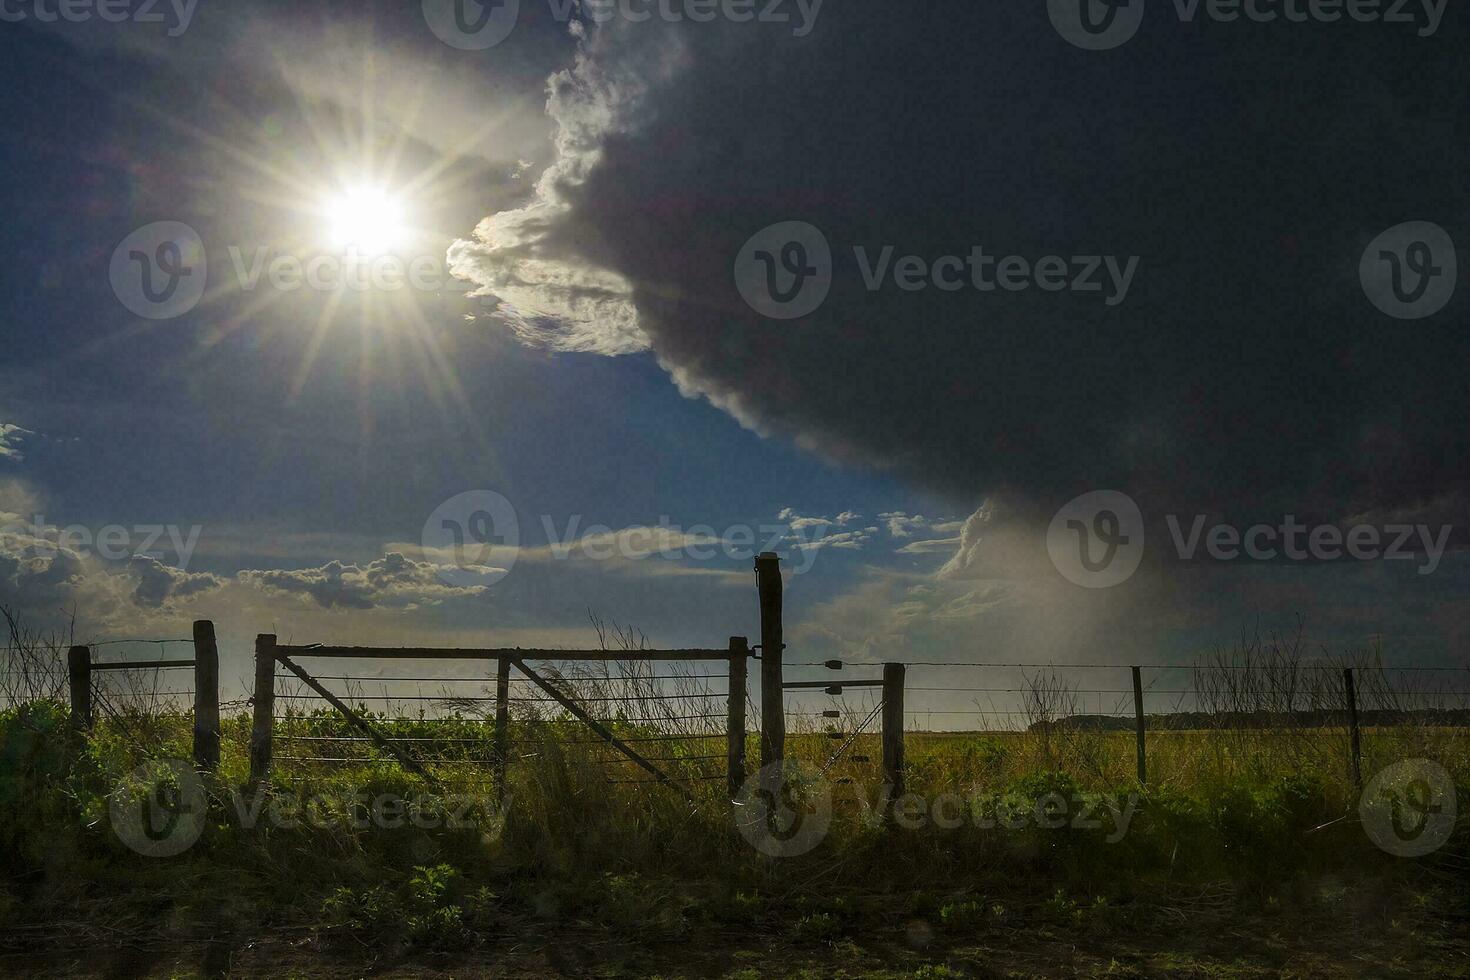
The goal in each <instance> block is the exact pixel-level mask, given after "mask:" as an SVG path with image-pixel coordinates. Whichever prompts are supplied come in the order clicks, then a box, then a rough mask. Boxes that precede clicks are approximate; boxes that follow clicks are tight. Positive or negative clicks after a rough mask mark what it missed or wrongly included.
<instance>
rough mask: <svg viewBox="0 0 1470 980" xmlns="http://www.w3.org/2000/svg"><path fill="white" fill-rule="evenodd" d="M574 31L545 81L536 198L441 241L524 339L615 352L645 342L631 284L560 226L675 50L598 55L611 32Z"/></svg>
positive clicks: (452, 264) (460, 273)
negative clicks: (563, 63)
mask: <svg viewBox="0 0 1470 980" xmlns="http://www.w3.org/2000/svg"><path fill="white" fill-rule="evenodd" d="M574 33H575V34H577V36H578V42H577V48H578V50H577V56H576V60H575V62H574V63H573V65H572V67H571V68H569V69H567V70H565V71H561V72H558V73H557V74H555V75H553V76H552V77H551V79H550V81H549V83H548V97H547V103H546V110H547V113H548V114H549V115H550V116H551V117H552V118H553V119H554V120H555V121H556V126H557V129H556V138H555V143H556V160H555V162H554V163H553V164H552V165H551V166H550V167H549V168H548V169H547V170H546V171H545V172H544V173H543V174H542V175H541V177H540V179H539V180H538V181H537V183H536V196H535V199H534V200H533V201H532V202H531V203H530V204H528V205H526V206H525V207H522V208H518V209H516V210H512V211H503V212H500V213H499V214H493V215H491V216H490V217H488V218H485V219H484V220H483V221H481V222H480V224H479V225H478V227H476V228H475V233H474V237H473V238H471V239H469V240H464V239H461V240H459V241H456V242H455V243H454V244H453V245H452V246H450V249H449V268H450V271H451V272H452V273H453V274H454V275H455V276H457V277H458V278H460V279H464V280H468V281H470V282H473V283H475V284H476V285H477V287H478V288H477V289H476V290H475V292H474V294H473V295H477V296H492V297H494V298H496V299H498V300H499V301H500V303H501V307H500V309H499V310H498V312H497V314H496V315H497V316H498V318H499V319H501V320H502V321H504V322H505V323H506V325H507V326H509V327H510V329H511V330H512V331H513V332H514V333H515V334H516V335H517V336H518V337H519V338H520V339H521V340H523V341H524V342H526V343H528V344H534V345H538V346H543V347H547V348H550V349H552V350H560V351H578V352H593V353H599V354H608V355H617V354H631V353H634V352H636V351H641V350H645V349H647V347H648V346H649V344H648V338H647V336H646V335H645V334H644V332H643V329H642V327H641V326H640V324H639V319H638V311H637V309H636V308H635V306H634V303H633V286H632V284H631V283H629V282H628V280H627V279H625V278H624V277H623V276H621V275H619V274H618V273H616V272H613V271H611V269H610V267H609V265H608V264H604V263H602V262H600V261H599V259H598V256H597V255H596V254H595V251H596V250H595V248H591V247H589V244H588V242H587V241H586V240H584V239H581V238H579V237H578V236H575V235H568V234H567V233H566V230H567V227H568V226H569V221H568V218H569V216H570V214H571V213H572V210H573V207H574V201H575V200H576V198H577V196H578V193H579V191H580V190H581V188H582V185H583V184H584V182H585V181H586V178H587V175H588V173H589V172H590V171H591V170H592V169H593V168H594V167H596V166H597V164H598V163H599V162H600V160H601V158H602V143H603V141H604V140H605V139H607V138H608V137H609V136H611V135H614V134H616V133H617V132H619V131H620V130H622V129H624V128H625V127H627V126H629V125H631V117H632V115H633V113H634V112H635V110H636V109H637V107H638V105H639V103H640V101H641V100H642V98H643V96H644V94H645V92H646V91H647V89H648V86H649V84H650V82H651V81H652V79H654V78H656V77H657V76H659V75H665V74H667V73H669V72H670V71H671V70H672V66H673V65H674V64H675V63H676V62H677V61H678V58H679V47H680V46H679V44H678V43H677V41H676V40H675V39H672V38H665V42H666V43H663V44H661V45H657V46H655V47H653V48H651V49H650V50H651V51H654V52H657V56H656V58H655V59H654V61H653V62H652V63H637V66H636V70H633V69H632V68H630V67H629V63H627V62H624V61H619V60H617V59H613V58H601V57H599V56H598V55H599V49H600V48H602V47H603V46H604V45H605V44H610V43H612V42H611V41H610V40H607V39H608V38H609V36H610V35H611V34H612V33H614V32H612V31H610V30H598V31H593V32H590V33H586V34H584V33H583V32H581V31H577V32H574Z"/></svg>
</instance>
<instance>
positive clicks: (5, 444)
mask: <svg viewBox="0 0 1470 980" xmlns="http://www.w3.org/2000/svg"><path fill="white" fill-rule="evenodd" d="M33 435H35V433H34V432H32V431H31V430H29V429H22V428H21V427H20V426H18V425H11V424H10V423H8V422H0V459H8V460H11V461H12V462H16V463H19V462H22V461H23V460H24V459H25V455H24V454H23V453H22V452H21V451H20V443H21V440H22V439H24V438H25V437H26V436H33Z"/></svg>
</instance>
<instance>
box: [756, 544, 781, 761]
mask: <svg viewBox="0 0 1470 980" xmlns="http://www.w3.org/2000/svg"><path fill="white" fill-rule="evenodd" d="M755 578H756V586H757V588H758V590H759V592H760V606H761V768H763V769H764V768H765V767H766V766H768V765H770V764H771V763H773V762H780V761H782V760H783V759H785V758H786V697H785V694H784V693H783V691H784V688H783V687H782V680H783V671H782V669H781V658H782V656H783V651H784V650H785V647H786V644H785V643H784V642H783V641H782V638H781V634H782V630H781V558H780V556H779V555H777V554H776V553H775V552H773V551H763V552H761V554H760V557H759V558H757V559H756V560H755Z"/></svg>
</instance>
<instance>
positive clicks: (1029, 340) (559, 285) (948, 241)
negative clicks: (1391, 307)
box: [453, 4, 1470, 518]
mask: <svg viewBox="0 0 1470 980" xmlns="http://www.w3.org/2000/svg"><path fill="white" fill-rule="evenodd" d="M1450 21H1453V19H1452V18H1451V19H1450ZM1146 28H1148V29H1146V30H1144V31H1142V32H1141V33H1140V35H1139V36H1138V37H1137V38H1136V39H1135V40H1133V41H1132V42H1130V43H1129V44H1128V45H1127V46H1125V47H1123V48H1121V49H1118V50H1114V51H1108V52H1088V51H1082V50H1079V49H1077V48H1075V47H1072V46H1071V45H1069V44H1067V43H1066V42H1064V41H1063V40H1062V39H1061V38H1060V37H1059V36H1058V35H1057V33H1056V32H1055V31H1054V30H1053V29H1052V27H1051V25H1050V23H1049V21H1048V19H1047V16H1046V13H1045V11H1044V10H1043V9H1042V8H1041V7H1040V6H1037V5H1010V6H1007V5H995V4H985V5H949V4H946V5H932V6H931V5H922V6H911V7H905V8H903V9H902V11H901V12H899V11H898V10H897V9H896V8H894V7H892V6H891V5H877V4H847V5H843V6H841V7H837V6H835V5H834V6H831V7H829V8H828V9H826V10H824V14H823V19H822V21H821V23H820V24H819V25H818V27H817V29H816V30H815V31H814V32H813V33H812V34H811V36H809V37H806V38H802V39H796V38H792V37H791V36H790V35H789V32H785V31H781V30H778V29H765V28H763V26H762V25H759V24H723V25H717V24H702V25H687V26H685V27H683V28H679V27H675V26H672V25H666V24H647V25H632V26H629V25H623V26H619V25H609V26H608V27H605V28H602V29H600V30H599V31H598V32H595V33H594V36H593V37H592V38H591V39H590V40H589V42H588V44H587V46H586V50H585V52H584V55H583V58H582V60H581V61H580V62H579V64H578V65H577V66H576V67H575V68H574V69H572V70H570V71H568V72H567V73H565V74H563V75H562V76H559V77H558V78H556V79H553V82H552V85H551V91H552V100H551V103H550V107H549V108H550V111H551V112H552V114H553V116H554V117H555V118H556V119H557V121H558V123H559V124H560V125H561V126H562V129H563V140H562V146H561V150H562V163H561V164H560V165H559V167H558V168H557V169H555V170H553V171H552V172H551V174H550V175H549V176H548V178H547V179H546V180H545V181H544V182H543V185H542V189H541V195H540V200H539V202H538V203H537V204H536V205H533V206H532V207H531V208H529V209H526V210H523V211H519V212H512V213H509V214H501V215H498V216H495V217H493V218H492V219H490V220H489V221H488V222H487V223H486V224H485V225H482V226H481V229H480V232H481V233H480V235H479V237H478V240H477V241H473V242H462V243H460V244H459V245H458V246H456V250H455V252H454V253H453V258H454V262H455V267H456V268H457V269H458V270H459V271H460V272H461V273H463V274H469V275H473V276H474V277H475V278H476V279H477V280H478V281H479V282H481V283H482V284H483V285H484V286H485V287H486V288H487V290H489V291H490V292H495V291H496V290H497V288H500V287H503V286H504V285H505V284H506V282H507V281H508V280H512V279H513V280H514V281H515V283H516V284H517V285H519V286H527V285H528V283H529V291H530V292H532V293H534V292H535V288H534V287H535V283H536V282H543V283H550V284H551V286H550V288H549V289H547V290H544V291H543V294H544V295H546V297H547V301H546V302H544V303H542V304H540V305H539V306H538V305H537V304H536V303H534V302H531V303H528V302H526V301H525V299H524V297H522V298H520V299H519V300H518V301H517V305H519V306H522V307H523V308H525V309H526V310H527V312H528V313H529V314H548V315H547V316H543V317H542V318H540V319H537V318H535V317H529V318H528V321H526V322H522V323H520V324H518V329H519V332H520V333H521V334H522V335H523V336H529V337H531V338H532V339H533V340H535V341H537V342H540V343H544V344H547V345H549V346H553V347H558V346H560V347H564V348H569V349H581V350H589V349H591V350H596V349H599V345H598V344H597V343H596V342H595V337H596V335H597V332H598V329H599V328H598V323H599V317H602V316H605V317H606V322H607V324H608V328H607V336H606V343H605V344H603V345H601V348H600V349H603V350H604V351H605V352H608V353H616V352H620V351H622V350H625V349H627V347H628V338H629V337H630V336H632V331H631V330H630V328H629V324H630V323H631V322H633V321H634V320H636V324H637V330H638V333H639V334H641V336H642V337H643V338H644V339H645V340H646V343H647V346H649V347H651V348H652V350H653V351H654V352H655V353H656V355H657V356H658V358H659V359H660V362H661V363H662V364H664V366H665V367H666V368H667V369H668V370H669V371H670V373H671V374H672V375H673V376H674V377H675V378H676V379H677V381H678V382H679V384H680V385H681V386H682V387H683V388H684V389H685V390H686V391H688V392H690V393H696V394H699V395H702V396H705V397H707V398H709V399H710V400H711V401H712V402H714V403H715V404H717V405H720V406H722V407H724V408H725V409H727V410H728V411H730V412H731V413H733V414H734V415H736V416H737V417H739V418H740V419H741V420H742V421H744V422H746V423H747V424H749V425H751V426H752V427H755V428H758V429H760V430H762V431H766V432H770V433H776V434H782V435H786V436H789V437H792V438H795V439H796V440H798V441H799V442H800V443H801V444H802V445H804V446H807V447H810V448H813V449H816V450H818V451H821V452H824V453H827V454H829V455H831V456H834V457H837V458H844V459H853V460H858V461H863V462H867V463H871V464H875V465H881V466H886V467H892V468H895V469H896V470H898V471H900V472H902V473H903V474H905V475H908V476H910V477H913V478H917V479H919V480H922V481H925V482H927V483H928V484H930V485H932V486H935V487H937V488H941V489H943V490H947V491H950V492H952V493H954V494H956V495H957V496H962V497H968V496H973V495H978V494H984V493H994V492H1001V493H1007V494H1008V495H1009V496H1010V497H1011V498H1012V499H1021V500H1026V501H1033V502H1036V503H1050V502H1052V501H1055V500H1058V499H1066V498H1067V497H1069V496H1071V495H1074V494H1075V493H1079V492H1081V491H1083V490H1086V489H1091V488H1094V487H1099V486H1115V487H1117V488H1119V489H1124V490H1126V491H1128V492H1130V493H1131V494H1133V495H1134V496H1136V497H1138V498H1139V499H1140V501H1141V502H1142V503H1143V504H1144V509H1145V511H1146V512H1157V508H1159V507H1169V508H1188V509H1190V510H1191V511H1193V510H1195V509H1200V510H1205V509H1211V508H1218V507H1221V506H1223V505H1226V504H1228V505H1230V507H1231V509H1232V513H1235V514H1242V513H1243V512H1246V511H1251V510H1258V511H1261V512H1264V513H1274V514H1280V513H1283V512H1296V513H1306V514H1312V513H1315V514H1319V515H1321V516H1323V517H1328V518H1340V517H1344V516H1347V515H1350V514H1354V513H1363V512H1371V511H1381V510H1388V509H1398V508H1412V507H1416V506H1419V505H1421V504H1424V503H1426V502H1430V501H1438V502H1439V504H1437V505H1436V506H1442V503H1443V501H1444V499H1445V498H1446V495H1448V496H1449V497H1450V498H1451V499H1453V500H1455V501H1456V502H1457V503H1456V505H1455V507H1454V509H1455V510H1457V511H1458V513H1459V515H1460V516H1461V517H1462V518H1463V516H1464V507H1463V496H1462V494H1461V492H1462V490H1463V488H1464V487H1465V483H1466V477H1467V472H1470V469H1467V467H1470V464H1467V462H1466V454H1465V449H1466V448H1467V446H1466V444H1467V425H1466V411H1465V409H1466V396H1465V394H1464V384H1463V378H1462V371H1463V366H1464V365H1465V364H1466V363H1467V357H1466V354H1467V353H1470V341H1467V338H1466V332H1465V330H1464V328H1463V319H1464V311H1465V308H1466V305H1465V301H1466V296H1465V293H1466V290H1465V289H1463V288H1462V289H1461V290H1460V291H1459V293H1458V294H1457V295H1456V296H1455V298H1454V300H1453V301H1452V302H1451V304H1450V305H1449V307H1448V308H1447V309H1445V310H1443V311H1442V312H1441V313H1439V314H1438V315H1437V316H1435V317H1433V318H1430V319H1427V320H1424V321H1416V322H1409V321H1400V320H1394V319H1391V318H1389V317H1387V316H1385V315H1384V314H1382V313H1380V312H1379V311H1378V310H1377V309H1375V308H1374V307H1373V305H1372V304H1370V303H1369V301H1368V300H1367V298H1366V297H1365V295H1364V293H1363V288H1362V286H1361V285H1360V283H1359V280H1358V264H1359V259H1360V257H1361V256H1362V254H1363V252H1364V249H1365V248H1366V247H1367V245H1368V243H1369V242H1370V241H1372V240H1373V239H1374V237H1375V236H1376V235H1378V234H1379V233H1381V232H1382V231H1384V230H1385V229H1387V228H1389V227H1391V226H1394V225H1397V224H1399V223H1402V222H1405V221H1410V220H1425V221H1433V222H1436V223H1438V224H1440V225H1442V226H1444V227H1445V228H1446V229H1447V230H1448V231H1449V232H1450V234H1451V236H1452V237H1454V238H1457V239H1459V243H1460V244H1461V246H1462V251H1463V246H1464V244H1465V243H1466V242H1467V241H1470V235H1467V230H1466V226H1465V224H1464V214H1465V203H1466V202H1465V195H1464V191H1463V185H1462V182H1460V181H1459V179H1458V177H1457V175H1458V174H1459V173H1461V172H1462V171H1463V167H1464V164H1465V162H1466V161H1465V159H1464V158H1465V153H1464V139H1463V135H1462V134H1461V132H1460V131H1459V130H1457V128H1456V127H1457V125H1458V124H1457V123H1456V119H1457V118H1458V117H1459V116H1461V115H1462V114H1463V112H1464V108H1465V107H1464V100H1465V97H1466V96H1465V92H1466V91H1467V87H1466V84H1465V83H1466V81H1467V77H1466V76H1467V68H1466V63H1465V62H1464V61H1463V59H1461V58H1459V56H1458V54H1457V53H1456V52H1457V50H1458V45H1460V43H1461V41H1462V30H1463V29H1462V28H1461V27H1460V25H1459V24H1457V23H1453V22H1447V23H1446V24H1445V25H1444V27H1443V29H1442V30H1441V31H1440V32H1439V33H1438V34H1437V35H1436V36H1435V37H1433V38H1427V39H1425V38H1419V37H1416V36H1414V34H1413V32H1411V31H1410V32H1395V31H1394V30H1392V29H1391V28H1390V27H1389V26H1388V25H1384V24H1375V25H1356V24H1353V25H1349V24H1338V25H1331V24H1321V23H1314V24H1308V25H1288V24H1284V23H1279V24H1244V23H1242V24H1238V25H1221V24H1213V23H1212V24H1200V25H1194V26H1190V27H1186V26H1184V25H1180V24H1178V23H1174V22H1172V19H1162V20H1160V21H1159V22H1158V23H1153V21H1150V22H1149V23H1148V24H1146ZM788 219H797V220H802V221H807V222H810V223H812V224H813V225H815V226H817V227H818V228H820V229H821V230H822V231H823V232H824V233H825V235H826V237H827V239H828V240H829V241H830V243H831V245H832V249H833V254H834V268H835V272H834V281H833V286H832V292H831V295H830V296H829V298H828V299H827V301H826V302H825V304H824V305H823V306H821V308H820V309H818V310H817V311H816V312H815V313H813V314H812V315H810V316H808V317H805V318H802V319H797V320H792V321H787V322H778V321H773V320H767V319H764V318H762V317H760V316H759V315H757V314H756V313H754V312H753V311H752V310H751V309H750V308H749V307H748V306H747V305H746V304H745V303H744V302H743V301H742V299H741V297H740V295H739V294H738V293H737V291H736V288H735V285H734V281H733V276H732V267H733V264H734V262H735V259H736V256H737V254H738V253H739V251H740V249H741V246H742V244H743V243H744V242H745V241H746V240H747V239H748V238H749V237H750V236H751V235H752V234H753V233H755V232H756V231H758V230H759V229H761V228H762V227H764V226H766V225H769V224H772V223H774V222H779V221H784V220H788ZM507 229H513V233H510V232H508V231H507ZM886 245H891V246H893V247H894V249H895V256H902V255H906V254H915V255H919V256H923V257H925V258H926V259H929V260H933V259H934V258H936V257H939V256H942V255H960V256H963V255H966V254H967V253H968V252H969V251H970V250H971V248H972V247H973V246H976V245H981V246H984V247H985V249H986V251H987V253H989V254H992V255H994V254H1001V255H1005V254H1014V255H1020V256H1026V257H1029V258H1030V259H1032V260H1033V261H1034V260H1036V259H1037V258H1039V257H1041V256H1045V255H1058V256H1062V257H1070V256H1074V255H1100V256H1107V255H1112V256H1119V257H1127V256H1138V257H1139V259H1140V262H1139V266H1138V268H1137V271H1136V275H1135V276H1134V279H1133V281H1132V283H1131V288H1130V290H1129V292H1128V293H1127V295H1126V298H1125V299H1124V300H1123V301H1122V302H1120V303H1117V304H1116V305H1112V306H1109V305H1107V304H1106V303H1105V302H1104V301H1103V299H1104V296H1100V295H1098V294H1089V293H1075V292H1070V291H1064V292H1057V293H1049V292H1042V291H1040V290H1038V289H1035V288H1033V289H1031V290H1029V291H1026V292H1016V293H1007V292H1004V291H995V292H984V293H982V292H978V291H975V290H973V289H969V288H964V289H960V290H957V291H942V290H939V289H935V288H932V287H931V288H928V289H925V290H923V291H918V292H905V291H902V290H900V289H898V288H896V287H895V286H894V285H893V284H892V282H891V280H890V282H889V284H888V286H887V287H886V288H884V289H882V290H881V291H879V292H877V293H872V292H869V291H867V290H866V289H865V288H864V286H863V279H862V276H861V274H860V272H859V269H858V265H857V262H856V261H855V259H854V254H853V248H854V246H863V247H864V248H865V249H866V250H867V254H868V255H870V256H872V255H876V254H878V253H879V251H880V250H881V249H882V248H883V247H884V246H886ZM528 264H529V265H530V266H531V268H532V274H531V275H522V276H520V278H516V276H517V272H518V270H519V271H524V270H525V269H526V268H527V267H528ZM1463 267H1464V263H1463V262H1462V263H1461V268H1463ZM609 275H611V276H614V277H616V280H617V281H620V282H622V283H625V284H626V298H625V295H624V293H623V291H622V290H621V289H619V288H608V285H607V283H608V279H607V277H608V276H609ZM1104 281H1106V279H1105V278H1104ZM569 297H571V298H570V299H569ZM579 303H580V305H579ZM599 304H601V306H602V307H603V308H601V309H599ZM609 307H610V308H611V311H612V312H609V309H608V308H609ZM527 322H529V323H530V325H531V326H530V328H529V329H528V328H527V325H526V323H527ZM569 338H570V339H569Z"/></svg>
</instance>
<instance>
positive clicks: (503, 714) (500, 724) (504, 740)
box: [494, 657, 510, 800]
mask: <svg viewBox="0 0 1470 980" xmlns="http://www.w3.org/2000/svg"><path fill="white" fill-rule="evenodd" d="M494 755H495V792H496V793H497V794H499V796H500V798H501V799H502V800H503V799H505V770H506V764H507V763H508V762H509V760H510V660H509V659H508V658H506V657H501V658H500V659H499V660H497V661H496V662H495V753H494Z"/></svg>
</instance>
